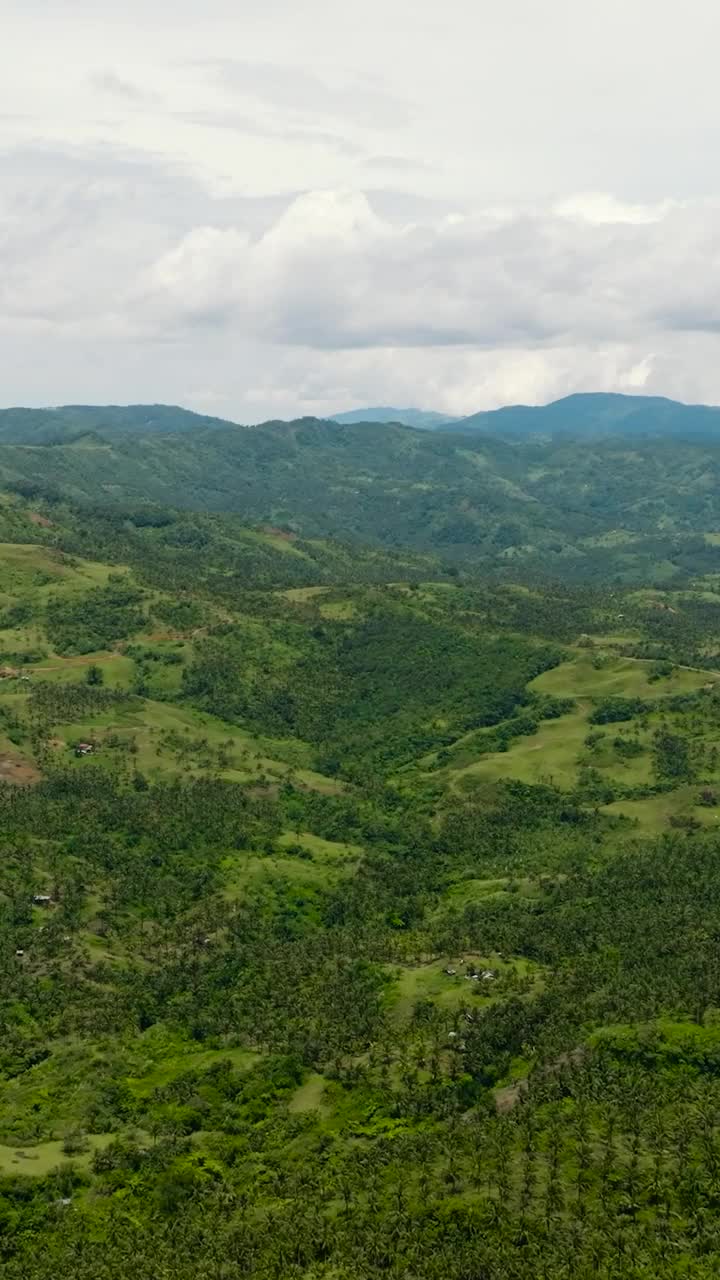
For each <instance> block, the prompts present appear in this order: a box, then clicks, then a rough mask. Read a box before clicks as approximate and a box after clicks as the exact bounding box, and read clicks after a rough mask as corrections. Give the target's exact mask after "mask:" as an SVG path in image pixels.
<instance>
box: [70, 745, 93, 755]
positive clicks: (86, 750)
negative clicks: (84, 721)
mask: <svg viewBox="0 0 720 1280" xmlns="http://www.w3.org/2000/svg"><path fill="white" fill-rule="evenodd" d="M94 750H95V747H94V746H93V744H92V742H78V744H77V746H76V748H75V755H76V756H91V755H92V753H93V751H94Z"/></svg>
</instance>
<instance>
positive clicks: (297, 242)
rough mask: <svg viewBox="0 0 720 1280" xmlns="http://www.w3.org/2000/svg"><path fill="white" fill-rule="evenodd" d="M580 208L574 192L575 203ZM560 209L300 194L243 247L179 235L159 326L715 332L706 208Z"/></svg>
mask: <svg viewBox="0 0 720 1280" xmlns="http://www.w3.org/2000/svg"><path fill="white" fill-rule="evenodd" d="M576 204H577V202H576ZM572 207H573V205H572V204H567V205H565V206H564V207H563V208H562V211H561V212H560V213H558V212H557V211H556V210H555V211H554V210H552V209H550V210H548V211H542V210H540V211H536V212H532V213H529V212H527V211H520V212H516V213H513V212H512V211H509V212H505V213H491V214H485V215H483V214H478V215H475V216H454V217H446V218H438V219H434V220H427V221H415V222H412V223H409V224H405V225H398V224H392V223H390V222H388V221H386V220H384V219H382V218H380V217H379V216H378V215H377V214H376V213H375V212H374V210H373V209H372V206H371V204H370V202H369V201H368V199H367V198H366V197H365V196H363V195H362V194H358V193H356V192H351V191H347V192H342V191H340V192H337V191H335V192H315V193H309V194H307V195H303V196H300V197H298V198H297V199H296V200H294V202H293V203H292V204H291V205H290V207H289V208H288V209H286V210H285V211H284V212H283V214H282V215H281V216H280V217H279V218H278V219H277V221H276V222H275V223H274V224H273V226H271V227H270V228H269V229H268V230H267V231H266V232H265V234H264V235H262V236H261V237H260V238H259V239H258V240H256V241H250V240H248V239H245V238H243V237H241V236H239V235H238V234H237V232H234V231H232V230H231V229H226V230H224V231H222V232H221V231H217V232H214V231H213V229H212V227H211V226H207V227H205V228H202V229H200V230H198V229H194V230H193V231H191V232H189V233H188V235H187V236H185V237H184V238H183V239H182V240H181V241H180V242H179V243H178V245H176V246H175V247H174V248H173V249H172V250H171V251H170V253H169V254H168V255H167V256H166V257H164V258H162V259H160V260H159V261H158V262H156V263H155V264H154V265H153V266H152V267H151V268H150V270H149V271H148V272H146V274H145V276H144V279H143V282H142V285H141V289H142V298H143V309H144V311H145V312H146V314H149V315H153V314H155V315H156V317H157V322H158V323H166V324H170V325H173V326H175V325H178V326H180V327H182V325H183V324H185V323H188V324H192V325H197V324H198V323H202V322H203V316H206V317H207V323H208V324H213V325H214V324H217V323H218V322H219V321H220V319H222V323H225V324H227V325H229V326H233V327H236V328H237V329H238V331H240V332H242V331H245V332H246V333H253V334H255V335H256V336H257V335H260V336H262V338H263V340H264V341H267V342H277V343H282V344H287V345H294V344H296V345H300V346H306V347H316V348H319V349H328V350H333V349H351V348H354V347H387V346H392V347H424V346H444V345H449V346H457V345H473V346H476V347H487V348H493V347H518V346H527V345H537V346H549V345H566V344H568V343H572V342H573V341H575V342H580V341H583V342H592V343H597V342H608V341H617V340H618V339H624V340H628V341H629V340H631V339H632V338H634V337H635V336H637V334H638V333H639V332H647V333H648V334H651V333H653V332H655V331H656V330H661V331H662V330H664V329H668V330H686V329H688V330H697V331H704V332H714V331H715V330H716V329H718V328H720V303H718V302H717V299H718V298H720V230H716V224H717V211H716V209H715V207H714V206H709V205H708V206H698V207H693V208H690V207H676V206H670V207H669V208H668V209H667V210H666V211H665V212H664V214H663V213H660V214H658V216H657V217H655V218H654V219H653V220H650V219H649V218H644V219H643V220H640V219H639V218H638V217H637V215H636V211H635V210H634V209H631V210H630V211H629V212H628V215H627V217H626V218H625V220H621V219H620V207H619V206H618V207H614V206H612V205H611V204H610V207H611V208H612V212H613V220H612V221H610V220H608V219H603V220H600V219H598V218H597V217H594V218H592V219H588V218H587V217H586V216H585V205H583V202H582V201H580V202H579V204H577V207H578V208H579V209H580V210H581V211H580V212H579V213H576V214H574V215H573V214H572V213H571V211H570V210H571V208H572Z"/></svg>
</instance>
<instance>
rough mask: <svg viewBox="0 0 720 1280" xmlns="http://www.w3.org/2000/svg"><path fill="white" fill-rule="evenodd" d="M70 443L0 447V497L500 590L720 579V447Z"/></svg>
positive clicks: (349, 432)
mask: <svg viewBox="0 0 720 1280" xmlns="http://www.w3.org/2000/svg"><path fill="white" fill-rule="evenodd" d="M95 412H96V413H97V415H98V421H100V419H101V415H102V414H103V413H104V411H100V410H97V411H95ZM73 430H74V428H73V429H70V431H69V434H68V436H67V437H66V438H65V440H63V437H62V435H60V436H55V437H54V438H53V439H52V440H51V441H49V442H48V443H46V444H30V445H29V444H8V443H0V486H2V487H5V488H11V489H13V490H14V491H15V492H19V493H22V494H25V495H33V494H35V495H36V496H44V497H45V498H46V499H48V500H49V501H50V502H53V501H55V502H56V501H57V500H58V499H61V498H63V497H65V498H68V499H70V500H73V501H83V502H91V503H99V504H100V505H102V506H109V505H114V506H116V507H118V508H121V509H122V508H124V507H125V508H127V507H128V506H130V507H137V505H138V504H148V503H149V504H153V503H155V504H157V503H160V504H163V505H166V506H171V507H180V508H186V509H196V510H198V509H199V510H204V511H212V512H217V513H222V512H227V513H235V514H236V515H238V516H240V517H241V518H243V519H245V520H246V521H248V522H251V523H255V524H267V525H270V526H273V527H280V528H282V529H285V530H289V531H290V532H292V533H294V534H295V535H298V536H300V537H302V538H304V539H313V538H328V537H329V538H333V539H342V540H345V541H348V542H354V543H360V542H362V543H365V544H372V545H375V546H379V547H385V548H398V547H402V546H407V547H410V548H412V549H413V550H415V551H418V552H421V553H431V554H435V555H439V556H441V557H443V558H444V559H445V560H448V561H450V560H452V561H454V562H455V563H456V564H458V565H462V566H465V567H466V568H468V569H469V570H472V571H473V572H474V571H477V570H478V569H483V570H484V571H491V572H492V573H494V574H498V573H499V574H504V575H506V576H510V575H513V574H514V575H517V574H519V573H524V574H527V575H536V576H537V575H544V576H547V575H552V576H559V577H561V578H563V579H565V580H569V579H575V580H583V579H584V580H590V579H592V580H594V581H598V580H604V581H607V579H608V578H617V579H618V580H620V581H642V580H645V581H647V580H653V581H665V580H667V579H669V578H672V577H673V576H676V575H687V574H691V573H693V572H700V571H702V570H703V569H705V570H709V568H710V567H711V566H713V565H715V566H716V567H718V568H719V569H720V552H719V551H718V548H717V546H716V537H715V535H716V534H717V532H718V530H720V440H717V441H716V440H714V439H713V438H711V437H709V436H708V437H706V438H702V437H700V436H692V437H681V438H677V437H673V436H662V435H660V436H655V435H642V434H639V433H635V434H629V433H625V434H619V435H618V434H610V435H598V436H596V437H594V438H592V439H590V438H588V437H587V436H583V435H580V436H577V435H570V434H567V435H565V434H562V433H558V434H556V435H553V436H551V437H549V438H548V437H542V436H530V437H528V438H526V439H519V438H516V439H505V440H503V439H501V438H497V437H491V436H488V435H486V434H485V433H484V432H482V431H468V432H467V433H461V432H458V431H453V432H450V433H446V432H444V431H417V430H414V429H413V428H410V427H405V426H400V425H398V424H384V423H364V424H361V425H354V426H342V425H340V424H337V423H334V422H327V421H326V422H322V421H318V420H317V419H313V418H305V419H300V420H298V421H296V422H289V423H288V422H269V423H265V424H263V425H261V426H257V427H247V428H238V427H236V426H234V425H233V424H231V423H221V424H220V425H210V426H198V425H197V424H195V425H194V427H193V430H183V431H178V432H175V433H174V434H161V433H160V432H158V431H156V430H149V431H145V432H143V431H141V430H139V429H132V430H125V429H123V428H122V427H119V426H115V425H112V426H109V425H106V426H102V425H98V426H97V427H95V429H93V430H91V431H89V432H84V433H81V434H80V435H78V436H75V435H74V434H72V431H73Z"/></svg>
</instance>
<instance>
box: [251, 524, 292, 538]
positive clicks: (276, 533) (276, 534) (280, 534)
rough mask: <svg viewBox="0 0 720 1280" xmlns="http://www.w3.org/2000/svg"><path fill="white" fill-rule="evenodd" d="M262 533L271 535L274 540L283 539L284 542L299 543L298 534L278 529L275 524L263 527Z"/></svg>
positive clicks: (261, 528)
mask: <svg viewBox="0 0 720 1280" xmlns="http://www.w3.org/2000/svg"><path fill="white" fill-rule="evenodd" d="M260 532H261V533H270V534H272V536H273V538H282V540H283V542H297V534H296V533H291V532H290V531H289V530H288V529H277V528H276V527H275V525H273V524H264V525H261V526H260Z"/></svg>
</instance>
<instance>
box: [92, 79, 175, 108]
mask: <svg viewBox="0 0 720 1280" xmlns="http://www.w3.org/2000/svg"><path fill="white" fill-rule="evenodd" d="M90 82H91V84H92V86H93V88H95V89H99V90H100V92H101V93H107V94H111V95H112V96H113V97H115V98H124V99H125V101H126V102H136V103H138V104H145V103H151V102H158V101H159V98H158V95H157V94H156V93H153V92H152V91H151V90H149V89H143V88H141V87H140V85H137V84H134V83H133V82H132V81H131V80H126V79H124V78H123V77H122V76H119V75H116V73H115V72H114V71H99V72H97V73H96V74H95V75H93V76H91V77H90Z"/></svg>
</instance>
